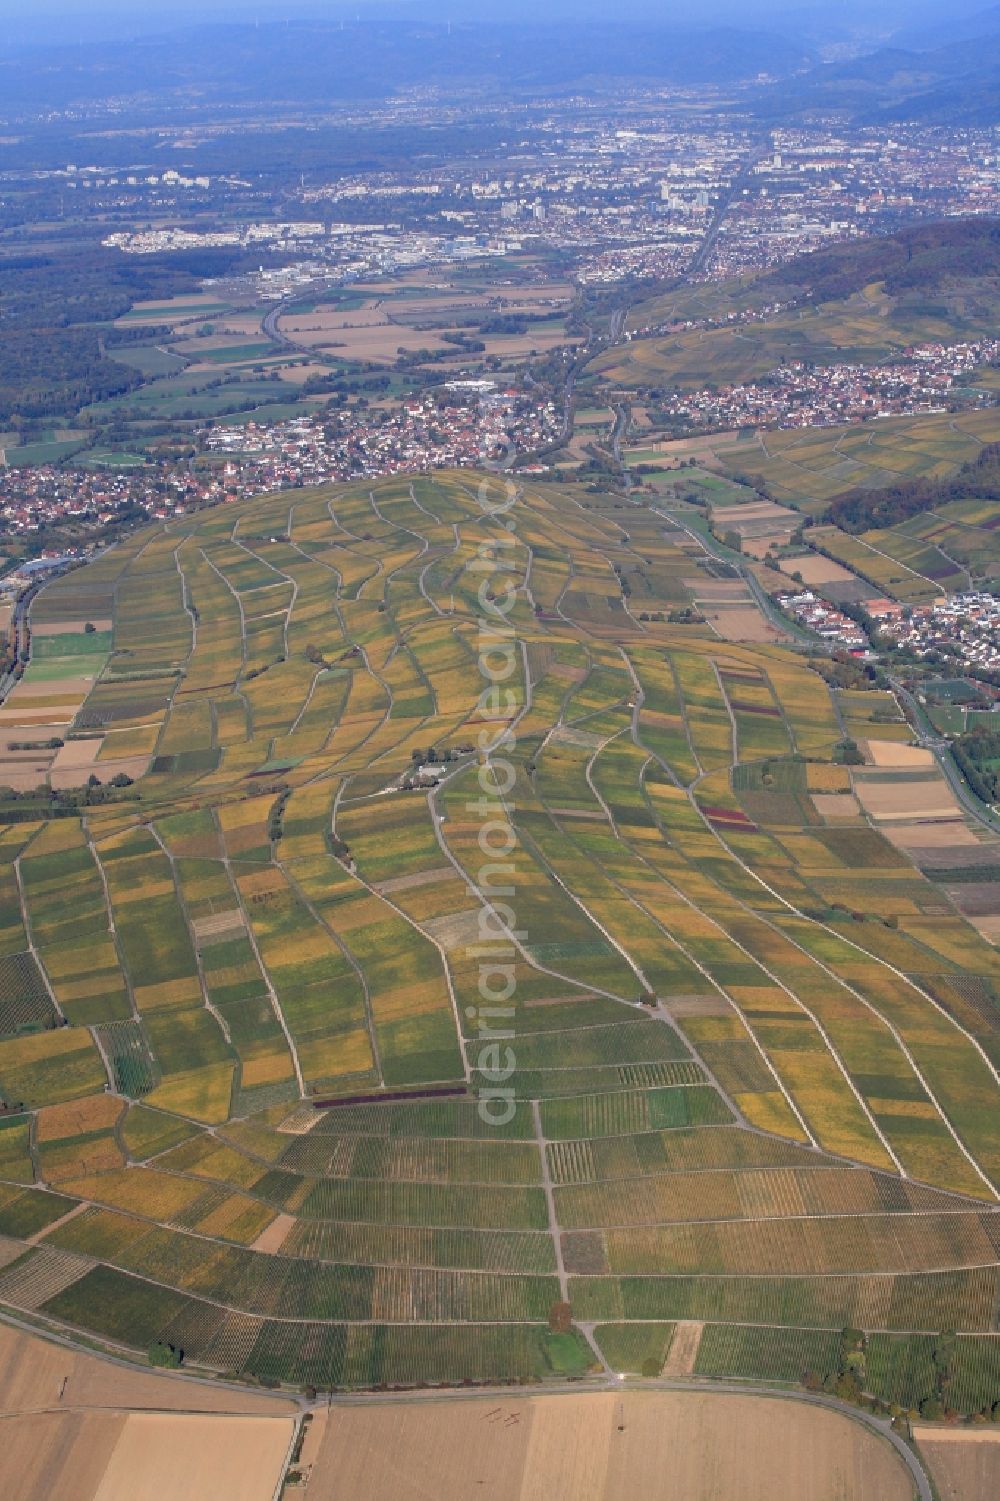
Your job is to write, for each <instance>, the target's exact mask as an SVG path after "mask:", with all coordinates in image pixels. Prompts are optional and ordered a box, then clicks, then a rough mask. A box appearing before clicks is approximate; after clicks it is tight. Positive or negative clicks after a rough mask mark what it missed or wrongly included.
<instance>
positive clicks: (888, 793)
mask: <svg viewBox="0 0 1000 1501" xmlns="http://www.w3.org/2000/svg"><path fill="white" fill-rule="evenodd" d="M854 791H855V794H856V796H857V798H858V800H859V801H860V803H861V804H862V806H863V807H864V809H865V812H866V813H869V814H871V816H872V818H874V819H876V820H877V821H881V820H883V819H891V820H897V819H898V820H899V821H900V822H904V821H911V820H913V819H915V818H927V819H931V818H934V819H937V818H948V819H951V818H957V817H958V816H959V815H960V812H961V809H960V808H959V806H958V803H957V801H956V800H955V795H954V793H953V792H952V791H951V789H950V788H949V787H948V785H947V783H946V782H945V781H944V778H943V777H928V779H927V780H926V781H921V782H893V781H890V780H889V779H888V778H886V779H884V780H877V781H876V780H872V781H862V780H861V779H860V778H858V777H856V778H855V779H854Z"/></svg>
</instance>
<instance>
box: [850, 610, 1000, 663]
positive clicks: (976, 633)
mask: <svg viewBox="0 0 1000 1501" xmlns="http://www.w3.org/2000/svg"><path fill="white" fill-rule="evenodd" d="M866 608H867V609H868V612H869V614H870V615H871V616H872V618H873V619H875V620H877V622H878V630H879V637H880V639H881V640H882V641H885V642H891V643H892V645H893V646H895V647H897V648H900V649H905V650H906V651H908V652H910V653H912V654H913V655H914V656H916V657H927V656H928V655H930V654H931V653H932V652H933V653H938V654H940V655H942V656H946V657H953V658H957V659H958V660H959V661H960V662H962V663H963V664H964V665H965V666H966V667H967V668H978V669H980V670H981V671H983V672H1000V598H998V596H997V595H995V594H987V593H985V592H983V591H972V592H969V593H964V594H950V595H948V597H947V598H946V599H941V600H938V601H936V602H935V603H934V604H930V605H899V604H895V603H890V602H889V601H881V602H880V603H879V605H878V606H871V605H869V606H866Z"/></svg>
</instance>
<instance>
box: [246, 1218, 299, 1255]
mask: <svg viewBox="0 0 1000 1501" xmlns="http://www.w3.org/2000/svg"><path fill="white" fill-rule="evenodd" d="M294 1224H295V1216H294V1215H293V1214H279V1215H278V1216H277V1218H276V1219H273V1220H272V1221H271V1223H270V1224H269V1225H268V1227H267V1229H266V1230H262V1231H261V1233H260V1234H259V1235H258V1237H257V1239H256V1240H255V1241H254V1243H253V1245H252V1246H251V1247H250V1249H251V1251H266V1252H267V1253H268V1255H269V1256H274V1255H275V1254H276V1253H277V1252H278V1251H280V1250H281V1248H282V1246H283V1245H284V1244H285V1241H286V1240H287V1239H288V1232H289V1231H290V1230H291V1228H292V1226H293V1225H294Z"/></svg>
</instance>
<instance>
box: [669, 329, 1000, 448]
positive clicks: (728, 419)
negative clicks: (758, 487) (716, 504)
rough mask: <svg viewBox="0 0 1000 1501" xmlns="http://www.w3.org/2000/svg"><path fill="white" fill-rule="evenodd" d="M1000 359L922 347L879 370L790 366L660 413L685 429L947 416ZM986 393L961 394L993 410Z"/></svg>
mask: <svg viewBox="0 0 1000 1501" xmlns="http://www.w3.org/2000/svg"><path fill="white" fill-rule="evenodd" d="M998 360H1000V339H994V338H985V339H977V340H973V341H967V342H961V343H956V344H940V343H936V344H925V345H920V346H919V347H914V348H911V349H908V350H906V351H904V353H903V354H902V355H901V356H900V358H899V359H896V360H891V361H888V362H887V363H885V364H881V365H861V364H846V363H844V364H836V365H816V366H809V365H805V364H802V363H801V362H798V361H794V362H791V363H789V364H787V365H781V366H778V368H777V369H775V370H772V371H770V372H769V373H768V375H767V376H765V377H764V378H763V379H762V380H759V381H747V382H744V383H740V384H736V385H721V386H705V387H703V388H702V389H701V390H698V391H691V392H681V391H671V392H667V393H665V394H664V395H663V397H662V398H661V400H660V406H661V407H662V410H663V413H664V415H665V418H666V420H668V421H673V422H676V423H682V424H683V425H684V426H686V427H708V428H738V427H768V426H770V427H824V426H833V425H835V424H837V423H843V422H861V421H865V420H866V419H868V418H872V417H896V416H905V415H908V414H912V413H916V412H934V411H946V410H947V409H948V403H949V400H951V399H953V397H954V391H955V387H956V385H958V384H961V383H963V382H964V381H965V380H967V379H968V378H969V377H970V376H973V374H974V372H975V371H976V370H977V369H979V368H981V367H983V366H986V365H990V364H995V363H996V362H997V361H998ZM992 400H993V395H992V393H991V392H989V391H986V390H982V391H977V390H976V389H975V387H974V386H973V387H971V388H970V389H969V390H967V391H963V395H962V402H963V405H966V406H982V405H989V404H992Z"/></svg>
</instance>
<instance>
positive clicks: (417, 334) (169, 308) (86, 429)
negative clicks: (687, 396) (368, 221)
mask: <svg viewBox="0 0 1000 1501" xmlns="http://www.w3.org/2000/svg"><path fill="white" fill-rule="evenodd" d="M574 298H575V288H574V287H573V285H572V284H571V283H569V282H567V281H565V280H563V279H561V278H559V277H555V276H554V277H552V278H547V277H546V276H545V275H544V274H543V273H542V272H540V269H539V266H538V261H537V256H535V255H526V256H519V255H513V256H510V257H508V258H505V260H504V262H503V267H502V270H498V268H497V265H496V263H495V261H494V260H493V259H492V258H487V259H486V260H483V261H477V262H473V263H467V264H463V265H461V266H459V267H457V268H455V269H453V270H450V271H445V270H444V269H443V268H441V267H433V268H431V269H429V270H428V269H420V270H416V269H415V270H412V271H408V272H405V273H400V274H399V275H394V276H391V277H387V278H385V279H383V280H372V281H370V282H366V283H363V284H361V283H359V284H358V285H357V286H356V287H351V288H350V289H344V288H331V287H329V286H326V285H322V286H319V287H317V288H316V289H315V290H313V291H310V290H309V289H308V288H306V289H303V290H302V292H301V294H300V295H298V296H296V297H291V298H288V299H286V300H285V301H284V302H282V303H281V304H277V305H276V304H275V303H274V302H268V301H260V300H259V299H256V294H255V293H254V292H253V291H252V290H250V289H245V288H241V289H239V290H233V289H232V288H230V291H229V292H227V291H226V290H225V289H224V288H223V287H222V286H220V285H216V286H214V287H212V288H210V289H209V291H207V292H205V293H197V292H187V293H184V294H182V295H178V296H176V297H173V298H169V299H166V300H161V301H147V302H137V303H135V304H134V306H133V307H132V308H131V309H130V310H129V311H128V312H126V313H124V314H123V315H122V316H121V317H119V318H118V319H116V320H115V323H114V325H113V329H114V334H115V336H116V338H117V339H122V338H127V340H128V342H116V343H115V345H114V359H115V360H116V361H117V362H118V363H119V364H121V365H124V366H126V367H128V368H129V370H131V371H133V372H136V373H137V374H138V376H139V377H140V378H141V379H140V381H139V382H138V383H137V384H135V385H133V386H132V387H131V389H128V390H125V391H123V392H121V394H117V395H112V396H106V397H101V398H99V399H96V400H94V401H91V402H90V403H89V404H87V405H85V406H83V407H81V408H80V409H79V410H78V411H75V412H73V413H72V414H71V416H72V421H71V420H70V418H69V416H67V420H66V425H65V426H63V427H61V428H58V429H56V428H53V429H42V430H40V432H39V434H38V438H37V441H32V442H30V443H21V444H18V443H16V442H15V441H11V443H10V445H9V446H7V447H6V448H4V449H3V453H4V455H5V457H6V462H7V463H8V464H12V465H29V464H43V463H50V462H54V461H56V460H58V459H62V458H67V457H72V458H73V459H74V460H75V461H76V462H77V463H79V464H82V465H84V466H85V467H97V468H99V467H109V468H114V469H129V468H134V467H137V466H141V465H143V464H144V463H148V462H149V461H150V459H155V458H169V457H171V456H177V457H183V456H184V454H185V453H186V451H187V450H188V448H189V445H190V444H191V442H192V440H193V438H194V435H195V432H196V431H197V430H198V429H200V428H203V427H204V426H205V424H206V423H211V422H216V421H218V422H225V423H226V424H227V425H229V426H234V427H240V426H245V425H246V424H249V423H267V422H279V421H287V420H290V419H292V418H295V417H303V416H308V415H310V414H311V413H315V412H317V411H320V410H322V409H323V408H324V407H325V406H326V405H327V403H328V402H329V401H330V398H331V396H338V397H340V398H341V399H342V400H343V401H346V402H347V403H348V404H351V403H356V402H357V401H359V400H362V399H363V400H364V401H365V402H370V401H375V402H378V403H380V404H384V405H392V404H393V403H394V402H397V401H398V400H400V399H401V398H405V397H408V396H410V395H412V394H414V393H416V392H419V391H420V390H421V389H423V386H424V384H425V379H426V374H427V372H428V370H429V369H433V370H434V371H437V370H439V369H443V370H444V371H445V372H448V371H452V372H453V373H455V372H461V374H462V375H466V376H467V375H468V374H469V373H470V372H471V373H473V374H475V373H482V372H483V371H488V373H489V374H490V375H491V376H493V377H494V378H499V379H505V378H513V376H514V374H515V373H516V372H519V371H520V370H521V369H522V367H523V365H524V362H525V360H526V359H530V358H532V357H535V356H538V357H544V356H545V355H547V354H549V353H550V352H551V351H552V350H553V349H555V348H562V347H573V346H575V345H576V344H577V343H579V342H581V340H582V337H583V336H582V334H580V333H578V332H576V331H574V329H573V327H571V326H570V315H571V312H572V306H573V302H574ZM255 299H256V300H255ZM486 362H489V363H488V365H487V363H486ZM12 436H13V435H12ZM578 457H581V458H582V454H581V455H579V456H578Z"/></svg>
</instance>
